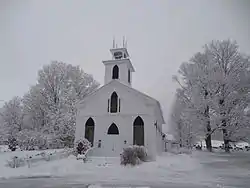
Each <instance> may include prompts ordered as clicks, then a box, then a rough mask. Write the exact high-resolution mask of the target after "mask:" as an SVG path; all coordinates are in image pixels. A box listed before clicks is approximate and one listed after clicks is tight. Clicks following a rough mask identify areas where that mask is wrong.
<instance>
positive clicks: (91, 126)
mask: <svg viewBox="0 0 250 188" xmlns="http://www.w3.org/2000/svg"><path fill="white" fill-rule="evenodd" d="M94 132H95V123H94V120H93V119H92V118H91V117H90V118H89V119H88V120H87V121H86V123H85V138H86V139H87V140H88V141H89V142H90V143H91V144H92V146H93V144H94Z"/></svg>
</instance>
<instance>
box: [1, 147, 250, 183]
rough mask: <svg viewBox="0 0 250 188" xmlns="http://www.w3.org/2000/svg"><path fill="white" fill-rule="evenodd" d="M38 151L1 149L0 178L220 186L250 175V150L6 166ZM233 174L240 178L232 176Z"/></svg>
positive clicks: (92, 158) (74, 158)
mask: <svg viewBox="0 0 250 188" xmlns="http://www.w3.org/2000/svg"><path fill="white" fill-rule="evenodd" d="M37 153H39V151H30V152H27V151H25V152H21V151H17V152H6V153H0V169H1V171H0V178H2V179H6V178H20V177H21V178H27V177H28V178H30V177H63V179H70V180H72V181H73V180H74V181H76V182H82V183H84V184H88V183H89V184H91V183H95V184H96V183H100V184H125V185H126V184H128V183H129V184H136V185H155V184H157V185H161V186H163V185H167V184H168V185H170V184H178V185H180V184H182V185H183V187H185V185H186V186H187V185H189V187H192V186H190V185H194V186H193V187H195V185H196V187H197V185H198V187H205V186H208V187H218V186H219V187H220V186H222V185H223V186H224V184H225V183H227V182H229V183H231V184H232V183H233V184H236V182H237V178H238V177H241V178H244V177H246V179H248V178H247V177H250V167H249V165H250V161H249V160H248V159H249V156H250V153H248V154H245V153H243V154H241V153H234V154H229V155H228V154H220V153H208V152H193V153H192V154H190V155H187V154H179V155H176V154H171V153H164V154H163V155H162V156H159V157H158V158H157V160H156V161H153V162H146V163H143V164H141V165H139V166H135V167H131V166H127V167H124V166H121V165H120V161H119V158H105V157H91V158H90V160H89V161H87V162H86V163H83V161H82V160H76V157H74V156H69V157H68V158H64V159H59V160H54V161H40V162H37V163H34V164H32V165H31V167H30V168H28V166H24V167H20V168H16V169H13V168H10V167H7V166H5V165H6V161H7V160H8V159H10V158H11V157H13V156H15V155H18V156H26V155H35V154H37ZM231 155H232V156H231ZM233 176H235V177H236V176H237V178H236V179H233V178H232V177H233ZM227 178H228V179H227ZM231 180H232V182H230V181H231ZM240 180H241V179H240ZM244 180H245V179H244ZM241 181H242V180H241ZM249 183H250V182H249ZM237 185H238V184H237ZM246 185H247V184H246ZM225 187H226V186H225Z"/></svg>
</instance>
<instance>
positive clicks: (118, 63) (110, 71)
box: [103, 38, 135, 86]
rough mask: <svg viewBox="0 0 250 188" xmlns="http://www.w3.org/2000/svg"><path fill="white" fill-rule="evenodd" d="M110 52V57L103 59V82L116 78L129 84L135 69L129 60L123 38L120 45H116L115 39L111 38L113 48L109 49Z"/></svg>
mask: <svg viewBox="0 0 250 188" xmlns="http://www.w3.org/2000/svg"><path fill="white" fill-rule="evenodd" d="M110 52H111V54H112V59H111V60H107V61H103V64H104V65H105V78H104V84H107V83H109V82H110V81H112V80H114V79H116V80H119V81H120V82H122V83H124V84H126V85H129V86H131V80H132V75H131V73H132V72H134V71H135V70H134V67H133V65H132V63H131V61H130V57H129V53H128V50H127V44H126V41H125V39H124V38H123V45H122V47H118V46H117V44H115V40H113V48H111V49H110Z"/></svg>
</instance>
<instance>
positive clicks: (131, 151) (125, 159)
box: [121, 145, 147, 166]
mask: <svg viewBox="0 0 250 188" xmlns="http://www.w3.org/2000/svg"><path fill="white" fill-rule="evenodd" d="M145 161H147V151H146V148H145V147H144V146H136V145H135V146H129V147H127V148H124V149H123V152H122V153H121V165H125V166H126V165H128V164H130V165H138V164H140V163H141V162H145Z"/></svg>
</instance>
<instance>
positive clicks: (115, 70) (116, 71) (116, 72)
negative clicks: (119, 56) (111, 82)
mask: <svg viewBox="0 0 250 188" xmlns="http://www.w3.org/2000/svg"><path fill="white" fill-rule="evenodd" d="M112 73H113V74H112V79H118V78H119V67H118V66H117V65H115V66H114V67H113V72H112Z"/></svg>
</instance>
